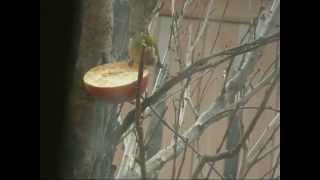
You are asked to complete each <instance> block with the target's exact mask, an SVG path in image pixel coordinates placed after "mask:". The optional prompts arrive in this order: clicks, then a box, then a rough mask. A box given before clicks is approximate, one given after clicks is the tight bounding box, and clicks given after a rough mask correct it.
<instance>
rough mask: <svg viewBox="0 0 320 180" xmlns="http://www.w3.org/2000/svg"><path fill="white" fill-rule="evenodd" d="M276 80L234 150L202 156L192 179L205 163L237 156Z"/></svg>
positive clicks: (262, 109) (261, 111)
mask: <svg viewBox="0 0 320 180" xmlns="http://www.w3.org/2000/svg"><path fill="white" fill-rule="evenodd" d="M277 79H278V78H277ZM277 79H276V80H277ZM276 80H274V81H273V83H272V84H271V87H270V88H269V89H268V90H267V92H266V93H265V95H264V98H263V101H262V103H261V105H260V106H261V109H260V110H258V112H257V113H256V114H255V116H254V118H253V120H252V122H251V123H250V125H249V127H248V129H247V131H246V132H245V134H244V135H243V137H242V138H241V140H240V142H239V143H238V145H237V146H236V147H235V148H234V149H232V150H230V151H225V152H222V153H218V154H216V155H214V156H204V157H203V158H202V160H201V161H200V163H199V165H198V167H197V168H196V170H195V171H194V173H193V177H194V178H196V177H197V176H198V174H199V172H200V171H201V170H202V168H203V166H204V164H205V163H206V162H209V161H211V162H212V163H214V162H216V161H219V160H222V159H225V158H231V157H233V156H234V155H235V154H237V153H238V152H239V151H240V149H241V147H242V146H243V144H244V143H245V141H246V140H247V138H248V137H249V136H250V134H251V132H252V130H253V129H254V127H255V126H256V124H257V122H258V119H259V118H260V116H261V114H262V113H263V111H264V108H265V106H266V104H267V101H268V100H269V97H270V95H271V92H272V90H273V88H274V87H275V84H276V82H277V81H276Z"/></svg>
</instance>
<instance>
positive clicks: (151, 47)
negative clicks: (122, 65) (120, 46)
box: [128, 32, 163, 68]
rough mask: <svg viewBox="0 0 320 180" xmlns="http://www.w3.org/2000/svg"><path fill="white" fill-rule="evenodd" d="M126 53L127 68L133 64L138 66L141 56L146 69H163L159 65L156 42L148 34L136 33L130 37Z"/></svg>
mask: <svg viewBox="0 0 320 180" xmlns="http://www.w3.org/2000/svg"><path fill="white" fill-rule="evenodd" d="M143 49H144V53H143ZM128 53H129V62H128V65H129V66H132V65H133V63H136V64H139V63H140V60H141V58H142V54H143V63H144V65H145V66H146V67H154V66H158V67H160V68H162V67H163V66H162V65H161V63H160V58H159V50H158V45H157V41H156V40H155V38H154V37H153V36H152V35H150V34H149V33H144V32H138V33H136V34H135V35H134V36H132V37H131V38H130V39H129V45H128Z"/></svg>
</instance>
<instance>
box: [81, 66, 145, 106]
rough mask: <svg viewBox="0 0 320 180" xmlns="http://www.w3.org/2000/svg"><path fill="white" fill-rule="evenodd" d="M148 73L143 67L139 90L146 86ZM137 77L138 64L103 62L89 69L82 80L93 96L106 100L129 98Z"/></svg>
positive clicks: (132, 94) (134, 88) (134, 87)
mask: <svg viewBox="0 0 320 180" xmlns="http://www.w3.org/2000/svg"><path fill="white" fill-rule="evenodd" d="M148 75H149V73H148V71H147V70H146V69H145V70H144V72H143V78H142V81H141V88H140V89H141V91H142V92H143V91H144V90H145V88H146V84H147V79H148V78H147V77H148ZM137 78H138V65H137V64H133V66H131V67H129V66H128V63H112V64H104V65H100V66H97V67H94V68H92V69H91V70H89V71H88V72H87V73H86V74H85V76H84V78H83V80H84V83H85V85H86V89H87V91H88V92H89V93H90V94H91V95H93V96H99V97H103V98H105V99H107V100H112V101H113V100H116V99H122V100H124V99H130V98H132V97H133V96H134V93H135V90H136V84H135V82H136V81H137Z"/></svg>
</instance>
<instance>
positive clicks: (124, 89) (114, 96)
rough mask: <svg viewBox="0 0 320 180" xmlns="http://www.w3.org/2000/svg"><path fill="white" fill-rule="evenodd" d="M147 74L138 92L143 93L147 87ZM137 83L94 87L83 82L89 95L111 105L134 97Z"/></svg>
mask: <svg viewBox="0 0 320 180" xmlns="http://www.w3.org/2000/svg"><path fill="white" fill-rule="evenodd" d="M148 81H149V73H147V74H146V75H144V76H143V78H142V80H141V84H140V92H141V93H143V92H144V91H145V90H146V88H147V85H148ZM136 83H137V81H135V82H132V83H130V84H127V85H124V86H117V87H96V86H92V85H90V84H87V83H85V82H84V86H85V88H86V90H87V91H88V93H89V94H91V95H92V96H95V97H97V98H100V99H103V100H105V101H108V102H111V103H122V102H125V101H129V100H132V99H134V98H135V97H136V92H137V85H136Z"/></svg>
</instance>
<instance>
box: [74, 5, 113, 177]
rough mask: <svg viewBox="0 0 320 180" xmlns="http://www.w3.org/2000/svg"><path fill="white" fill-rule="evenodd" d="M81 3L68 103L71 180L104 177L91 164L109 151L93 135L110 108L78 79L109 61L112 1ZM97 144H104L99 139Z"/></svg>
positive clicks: (99, 160) (106, 165) (97, 130)
mask: <svg viewBox="0 0 320 180" xmlns="http://www.w3.org/2000/svg"><path fill="white" fill-rule="evenodd" d="M82 3H83V17H82V29H81V39H80V49H79V57H78V60H77V64H76V69H75V74H74V84H73V90H72V93H71V94H72V98H71V101H70V102H71V112H70V115H71V118H70V119H71V123H72V125H71V126H72V135H71V142H72V143H74V146H73V147H72V148H73V151H72V152H73V153H72V154H71V155H70V156H73V157H74V159H75V160H74V162H73V165H72V166H73V178H99V177H100V178H101V176H102V174H105V173H102V172H100V173H97V171H96V170H95V169H97V167H94V165H95V164H97V163H95V162H97V161H98V162H101V161H102V160H103V158H104V157H105V154H104V153H108V152H110V151H111V150H104V146H103V144H100V143H99V142H98V141H100V140H101V139H99V138H98V136H100V137H103V136H101V134H100V135H99V134H97V133H98V132H101V131H99V129H97V127H99V125H100V124H101V122H103V120H104V116H105V113H104V110H105V109H109V110H110V109H111V108H112V106H111V105H107V104H106V103H104V102H99V101H98V100H96V99H94V98H93V97H91V96H89V95H88V94H87V93H86V91H85V90H84V89H83V86H82V83H83V82H82V77H83V75H84V73H85V72H87V71H88V70H89V69H90V68H92V67H94V66H96V65H98V64H100V63H104V62H108V61H109V62H110V61H111V58H110V52H111V47H112V39H111V35H112V26H113V21H112V19H113V14H112V13H113V12H112V0H84V1H83V2H82ZM113 109H114V108H113ZM100 111H101V112H100ZM109 112H111V111H109ZM111 113H112V112H111ZM97 135H98V136H97ZM71 142H70V143H71ZM100 142H105V141H103V139H102V140H101V141H100ZM110 149H112V148H110ZM104 166H105V167H106V169H111V168H108V167H109V166H110V167H111V162H110V163H109V164H108V163H107V164H105V165H104Z"/></svg>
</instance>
